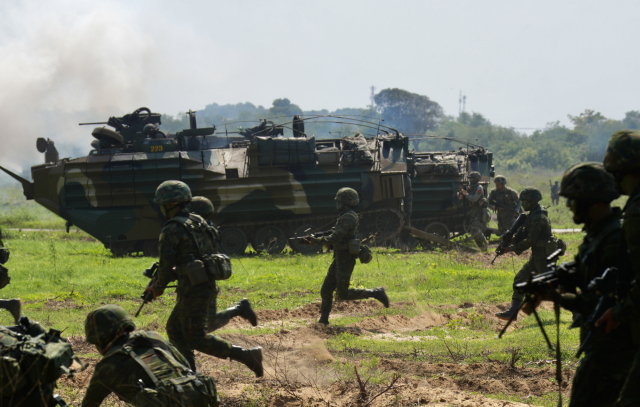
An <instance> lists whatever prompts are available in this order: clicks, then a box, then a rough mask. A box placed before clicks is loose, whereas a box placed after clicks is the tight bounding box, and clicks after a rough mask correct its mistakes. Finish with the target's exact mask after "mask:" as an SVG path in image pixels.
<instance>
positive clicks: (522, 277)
mask: <svg viewBox="0 0 640 407" xmlns="http://www.w3.org/2000/svg"><path fill="white" fill-rule="evenodd" d="M550 237H551V222H549V218H548V217H547V210H546V209H545V208H544V207H543V206H541V205H539V204H538V205H536V206H535V207H534V208H533V209H532V210H531V211H530V212H529V216H528V217H527V222H526V223H525V224H524V226H523V227H522V228H521V229H520V230H519V231H518V232H517V233H516V234H515V235H514V237H513V240H514V241H516V242H518V243H516V244H514V245H513V251H514V252H515V253H516V254H517V255H520V254H522V252H524V251H525V250H527V249H531V256H530V257H529V261H527V262H526V263H525V264H524V266H522V268H521V269H520V271H519V272H518V274H516V276H515V278H514V279H513V283H514V284H516V283H524V282H526V281H529V279H530V278H531V273H536V274H537V273H544V272H545V270H546V267H547V251H546V249H547V241H548V240H549V238H550ZM520 239H522V240H520ZM511 298H512V301H518V302H522V300H523V299H524V294H522V293H520V292H517V291H515V290H514V292H513V296H512V297H511Z"/></svg>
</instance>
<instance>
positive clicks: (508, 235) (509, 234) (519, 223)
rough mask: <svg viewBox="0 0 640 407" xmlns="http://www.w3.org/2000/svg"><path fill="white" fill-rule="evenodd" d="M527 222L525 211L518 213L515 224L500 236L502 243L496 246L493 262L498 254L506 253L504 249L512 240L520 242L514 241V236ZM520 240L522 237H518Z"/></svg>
mask: <svg viewBox="0 0 640 407" xmlns="http://www.w3.org/2000/svg"><path fill="white" fill-rule="evenodd" d="M525 223H527V215H526V214H524V213H521V214H520V215H518V218H517V219H516V221H515V222H513V225H511V228H510V229H509V230H507V231H506V232H504V234H503V235H502V236H500V244H499V245H498V247H496V257H494V258H493V260H492V261H491V264H493V262H494V261H496V259H497V258H498V256H502V255H503V254H504V249H506V248H507V247H509V246H510V245H511V243H512V242H513V243H518V242H515V241H513V236H514V235H515V234H516V232H517V231H518V230H519V229H520V228H521V227H523V226H524V224H525ZM519 240H520V239H518V241H519Z"/></svg>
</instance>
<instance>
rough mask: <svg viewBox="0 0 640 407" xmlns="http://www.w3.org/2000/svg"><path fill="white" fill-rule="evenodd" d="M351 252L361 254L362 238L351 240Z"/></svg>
mask: <svg viewBox="0 0 640 407" xmlns="http://www.w3.org/2000/svg"><path fill="white" fill-rule="evenodd" d="M349 254H360V240H358V239H351V240H349Z"/></svg>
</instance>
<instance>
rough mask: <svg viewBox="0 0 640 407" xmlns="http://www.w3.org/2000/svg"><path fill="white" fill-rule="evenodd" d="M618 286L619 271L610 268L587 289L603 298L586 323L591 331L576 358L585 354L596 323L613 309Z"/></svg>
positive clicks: (585, 325)
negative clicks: (606, 312) (607, 311)
mask: <svg viewBox="0 0 640 407" xmlns="http://www.w3.org/2000/svg"><path fill="white" fill-rule="evenodd" d="M617 284H618V269H617V268H615V267H610V268H608V269H606V270H605V271H604V273H603V274H602V276H600V277H596V278H594V279H593V280H591V282H590V283H589V286H588V287H587V289H588V290H589V291H593V292H598V293H600V295H601V297H600V300H599V301H598V305H596V308H595V309H594V310H593V312H592V313H591V315H589V318H587V321H586V322H585V323H584V325H583V326H584V327H585V328H586V329H587V330H588V331H589V333H588V334H587V336H586V338H584V341H583V342H582V343H581V344H580V347H579V348H578V353H576V357H577V358H579V357H580V355H582V352H584V350H585V348H586V347H587V344H588V343H589V340H590V339H591V337H592V335H593V330H594V329H595V323H596V321H597V320H599V319H600V317H601V316H602V315H603V314H604V312H605V311H606V310H608V309H609V308H611V307H613V306H614V305H615V303H616V297H615V294H616V288H617Z"/></svg>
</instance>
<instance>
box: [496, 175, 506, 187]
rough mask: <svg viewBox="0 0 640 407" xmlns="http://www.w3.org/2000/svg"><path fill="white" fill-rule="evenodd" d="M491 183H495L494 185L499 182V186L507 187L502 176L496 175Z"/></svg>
mask: <svg viewBox="0 0 640 407" xmlns="http://www.w3.org/2000/svg"><path fill="white" fill-rule="evenodd" d="M493 182H495V183H496V184H497V183H498V182H499V183H501V184H504V185H507V179H506V178H505V176H504V175H498V176H497V177H495V178H494V179H493Z"/></svg>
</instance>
